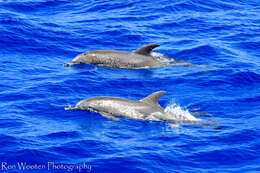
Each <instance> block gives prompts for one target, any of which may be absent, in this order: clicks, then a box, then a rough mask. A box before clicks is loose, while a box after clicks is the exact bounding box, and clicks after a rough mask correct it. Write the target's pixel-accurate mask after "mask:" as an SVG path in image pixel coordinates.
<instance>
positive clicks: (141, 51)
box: [133, 44, 160, 56]
mask: <svg viewBox="0 0 260 173" xmlns="http://www.w3.org/2000/svg"><path fill="white" fill-rule="evenodd" d="M159 46H160V45H159V44H148V45H145V46H143V47H141V48H139V49H137V50H135V51H133V52H134V53H137V54H141V55H146V56H148V55H150V53H151V51H152V50H153V49H154V48H156V47H159Z"/></svg>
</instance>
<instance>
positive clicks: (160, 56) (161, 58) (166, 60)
mask: <svg viewBox="0 0 260 173" xmlns="http://www.w3.org/2000/svg"><path fill="white" fill-rule="evenodd" d="M151 55H152V56H153V57H155V58H156V59H158V60H159V61H161V62H163V63H166V64H172V63H175V60H174V59H173V58H168V57H166V56H164V55H163V54H162V53H158V52H152V53H151Z"/></svg>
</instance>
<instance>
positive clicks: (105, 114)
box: [100, 112, 119, 120]
mask: <svg viewBox="0 0 260 173" xmlns="http://www.w3.org/2000/svg"><path fill="white" fill-rule="evenodd" d="M100 114H101V115H102V116H103V117H106V118H108V119H111V120H119V118H116V117H115V116H113V115H111V114H109V113H105V112H100Z"/></svg>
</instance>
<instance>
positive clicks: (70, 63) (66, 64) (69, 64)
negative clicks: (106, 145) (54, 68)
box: [63, 62, 77, 66]
mask: <svg viewBox="0 0 260 173" xmlns="http://www.w3.org/2000/svg"><path fill="white" fill-rule="evenodd" d="M75 64H77V63H73V62H68V63H64V64H63V66H71V65H75Z"/></svg>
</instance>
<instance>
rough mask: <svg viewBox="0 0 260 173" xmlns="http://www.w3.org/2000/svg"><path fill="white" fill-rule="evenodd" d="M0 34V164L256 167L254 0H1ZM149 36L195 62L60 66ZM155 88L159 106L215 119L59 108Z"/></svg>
mask: <svg viewBox="0 0 260 173" xmlns="http://www.w3.org/2000/svg"><path fill="white" fill-rule="evenodd" d="M0 38H1V40H0V47H1V48H0V76H1V80H0V81H1V82H0V172H98V173H106V172H124V173H127V172H135V173H139V172H140V173H143V172H145V173H146V172H147V173H161V172H162V173H172V172H180V173H182V172H212V173H213V172H214V173H215V172H260V1H259V0H225V1H224V0H207V1H205V0H180V1H170V0H161V1H146V0H129V1H123V0H104V1H100V0H97V1H94V0H88V1H83V0H77V1H70V0H34V1H32V0H22V1H17V0H2V1H1V2H0ZM149 43H157V44H160V45H161V46H160V47H159V48H156V49H155V50H154V51H153V52H154V53H153V54H154V55H159V56H160V57H168V59H169V60H173V59H174V60H175V61H178V62H188V63H192V64H198V66H192V67H182V66H181V67H162V68H154V69H139V70H127V69H112V68H103V67H96V66H94V65H80V66H74V67H64V66H63V63H66V62H70V61H71V60H72V59H73V58H74V57H75V56H76V55H77V54H80V53H83V52H86V51H89V50H96V49H113V50H120V51H133V50H135V49H137V48H139V47H141V46H143V45H145V44H149ZM159 90H165V91H167V92H168V93H167V94H166V95H164V96H163V97H161V99H160V100H159V102H160V104H161V105H162V106H163V107H166V108H167V109H171V111H173V112H176V113H177V114H179V115H183V116H185V115H187V114H188V115H190V114H192V113H194V111H195V112H197V113H202V114H204V113H205V114H208V115H210V116H208V115H205V116H199V117H198V118H200V119H203V120H205V121H212V122H215V123H217V124H218V126H219V127H220V128H216V127H212V126H203V125H192V124H191V125H185V124H182V123H179V127H176V128H173V127H171V126H170V125H169V124H168V123H166V122H157V121H140V120H132V119H127V118H121V119H120V120H119V121H114V120H110V119H106V118H104V117H102V116H101V115H99V114H97V113H91V112H86V111H65V110H64V108H65V107H68V106H72V105H75V104H76V103H77V102H79V101H80V100H82V99H86V98H90V97H95V96H113V97H122V98H127V99H132V100H138V99H142V98H143V97H145V96H147V95H149V94H151V93H153V92H155V91H159ZM21 164H24V165H25V164H26V165H27V166H26V167H21ZM22 169H24V170H22Z"/></svg>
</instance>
